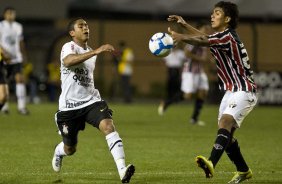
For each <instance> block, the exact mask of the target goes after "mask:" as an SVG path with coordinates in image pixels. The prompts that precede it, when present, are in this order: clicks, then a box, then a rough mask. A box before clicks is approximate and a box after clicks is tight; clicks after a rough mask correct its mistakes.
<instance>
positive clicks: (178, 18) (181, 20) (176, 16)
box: [167, 15, 187, 26]
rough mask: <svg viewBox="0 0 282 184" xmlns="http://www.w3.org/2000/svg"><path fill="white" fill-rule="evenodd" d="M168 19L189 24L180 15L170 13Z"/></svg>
mask: <svg viewBox="0 0 282 184" xmlns="http://www.w3.org/2000/svg"><path fill="white" fill-rule="evenodd" d="M167 20H168V21H169V22H171V21H176V22H177V23H178V24H181V25H183V26H184V25H185V24H187V23H186V21H185V20H184V19H183V18H182V17H181V16H179V15H169V16H168V18H167Z"/></svg>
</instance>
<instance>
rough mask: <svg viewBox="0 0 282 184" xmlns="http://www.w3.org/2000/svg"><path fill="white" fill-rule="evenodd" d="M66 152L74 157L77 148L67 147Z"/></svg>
mask: <svg viewBox="0 0 282 184" xmlns="http://www.w3.org/2000/svg"><path fill="white" fill-rule="evenodd" d="M64 151H65V153H66V154H67V155H73V154H74V153H75V152H76V147H75V146H65V147H64Z"/></svg>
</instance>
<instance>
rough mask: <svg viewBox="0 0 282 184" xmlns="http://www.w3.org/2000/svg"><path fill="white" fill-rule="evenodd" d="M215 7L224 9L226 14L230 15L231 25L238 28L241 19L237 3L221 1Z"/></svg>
mask: <svg viewBox="0 0 282 184" xmlns="http://www.w3.org/2000/svg"><path fill="white" fill-rule="evenodd" d="M214 7H219V8H221V9H222V10H223V12H224V14H225V16H228V17H230V19H231V20H230V21H229V27H230V28H232V29H236V27H237V24H238V20H239V10H238V7H237V5H236V4H235V3H232V2H227V1H220V2H218V3H216V4H215V6H214Z"/></svg>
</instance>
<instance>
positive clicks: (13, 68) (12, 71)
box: [5, 63, 23, 80]
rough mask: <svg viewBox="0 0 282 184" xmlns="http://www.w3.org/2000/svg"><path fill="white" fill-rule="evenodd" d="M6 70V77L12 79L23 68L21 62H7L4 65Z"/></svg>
mask: <svg viewBox="0 0 282 184" xmlns="http://www.w3.org/2000/svg"><path fill="white" fill-rule="evenodd" d="M5 67H6V70H7V79H9V80H13V79H14V78H15V75H16V74H17V73H21V72H22V70H23V65H22V63H16V64H9V65H5Z"/></svg>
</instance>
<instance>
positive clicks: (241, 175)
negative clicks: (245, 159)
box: [228, 169, 253, 184]
mask: <svg viewBox="0 0 282 184" xmlns="http://www.w3.org/2000/svg"><path fill="white" fill-rule="evenodd" d="M251 177H253V172H252V170H251V169H249V170H248V171H247V172H239V171H237V172H236V173H235V175H234V176H233V178H232V179H231V180H230V181H229V182H228V183H229V184H230V183H241V182H242V181H245V180H248V179H250V178H251Z"/></svg>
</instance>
